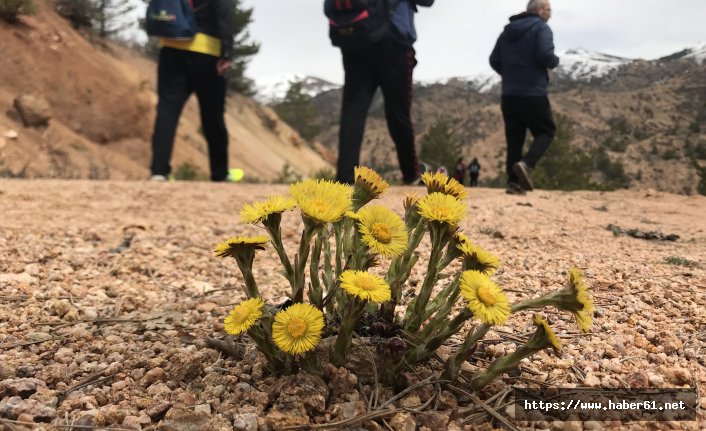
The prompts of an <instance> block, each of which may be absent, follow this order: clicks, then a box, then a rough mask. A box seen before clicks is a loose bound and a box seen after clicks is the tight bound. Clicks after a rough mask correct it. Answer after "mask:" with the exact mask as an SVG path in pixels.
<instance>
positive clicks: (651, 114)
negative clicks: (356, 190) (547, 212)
mask: <svg viewBox="0 0 706 431" xmlns="http://www.w3.org/2000/svg"><path fill="white" fill-rule="evenodd" d="M702 51H703V48H702V49H701V50H700V51H699V50H685V51H682V52H680V53H676V54H674V55H672V56H668V57H665V58H662V59H658V60H653V61H645V60H628V59H624V58H620V57H613V56H606V55H602V54H598V53H589V52H586V51H583V50H571V51H568V52H566V53H564V56H565V57H562V61H563V62H564V67H562V68H561V69H560V70H558V71H557V73H553V74H552V82H551V86H550V93H551V95H550V98H551V102H552V106H553V108H554V111H555V113H557V114H561V115H563V116H565V117H567V118H568V119H569V120H570V121H571V122H572V123H573V135H574V139H573V145H574V147H575V148H576V149H578V150H581V151H584V152H586V153H588V154H593V153H594V151H596V150H605V154H607V156H608V158H609V159H610V160H611V161H613V162H614V163H620V164H622V166H623V168H624V171H625V173H626V175H627V184H625V185H627V186H629V187H632V188H654V189H657V190H664V191H670V192H674V193H685V194H691V193H696V192H697V191H698V185H699V181H700V177H699V169H697V166H699V167H701V168H704V167H706V64H703V54H702ZM497 82H498V81H497V78H495V80H493V79H492V77H487V76H484V77H479V79H464V78H453V79H448V80H443V81H439V82H435V83H425V84H418V85H417V86H416V87H415V103H414V107H413V116H414V121H415V127H416V131H417V136H418V138H421V137H422V136H423V135H424V132H425V131H426V129H427V128H428V127H429V126H430V125H431V124H432V123H434V122H435V121H436V119H437V118H438V117H445V118H447V119H448V120H449V123H450V124H451V127H452V132H453V135H454V137H455V139H456V141H457V143H458V144H459V145H460V147H461V151H462V154H463V155H464V156H465V157H466V160H467V161H468V160H469V158H472V157H478V159H479V161H480V163H481V165H483V167H484V171H483V176H482V177H481V181H491V180H495V179H496V178H497V177H498V175H501V174H502V173H501V171H502V170H504V167H503V166H504V154H505V150H504V145H505V144H504V134H503V124H502V117H501V114H500V109H499V103H498V102H499V86H498V85H497ZM494 83H495V85H493V84H494ZM340 95H341V92H340V90H332V91H328V92H323V93H320V94H319V95H317V96H316V98H315V99H314V105H315V107H316V109H317V111H318V112H319V117H318V118H319V121H320V123H321V124H322V126H323V127H324V130H323V132H322V133H321V134H320V136H319V137H318V138H319V140H320V141H321V142H322V143H323V144H324V145H325V146H327V147H329V148H332V149H334V150H335V149H337V134H338V115H339V114H338V112H339V110H340V97H341V96H340ZM420 143H421V142H420ZM362 160H363V163H366V164H371V165H373V166H376V167H377V168H379V169H381V170H383V171H386V170H389V172H390V173H391V174H392V175H395V174H396V158H395V156H394V147H393V145H392V142H391V141H390V139H389V137H388V134H387V127H386V125H385V122H384V111H383V105H382V98H381V97H380V95H379V94H378V96H377V97H376V99H375V101H374V102H373V105H372V107H371V110H370V118H369V121H368V125H367V128H366V135H365V141H364V144H363V158H362ZM593 177H594V181H595V182H597V183H602V182H604V180H605V179H606V178H605V177H606V173H604V172H602V171H601V169H600V166H594V171H593ZM704 184H706V182H705V183H704Z"/></svg>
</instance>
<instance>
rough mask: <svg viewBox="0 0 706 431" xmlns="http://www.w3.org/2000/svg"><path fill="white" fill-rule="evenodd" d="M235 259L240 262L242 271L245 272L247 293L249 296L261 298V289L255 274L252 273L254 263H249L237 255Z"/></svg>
mask: <svg viewBox="0 0 706 431" xmlns="http://www.w3.org/2000/svg"><path fill="white" fill-rule="evenodd" d="M235 261H236V262H237V263H238V268H240V273H241V274H243V280H244V281H245V294H246V295H247V297H248V298H259V297H260V291H259V290H258V289H257V282H256V281H255V276H254V275H253V273H252V266H251V265H252V264H251V265H248V263H247V262H245V261H244V260H243V259H241V258H239V257H236V259H235Z"/></svg>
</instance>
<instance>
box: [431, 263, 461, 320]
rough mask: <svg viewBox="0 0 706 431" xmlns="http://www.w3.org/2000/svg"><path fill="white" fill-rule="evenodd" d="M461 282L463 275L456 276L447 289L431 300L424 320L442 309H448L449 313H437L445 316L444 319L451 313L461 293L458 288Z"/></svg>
mask: <svg viewBox="0 0 706 431" xmlns="http://www.w3.org/2000/svg"><path fill="white" fill-rule="evenodd" d="M460 280H461V273H458V274H456V276H455V277H454V279H453V280H452V281H451V283H449V284H448V286H446V287H445V288H443V289H442V290H441V292H439V293H438V294H437V295H436V296H435V297H434V299H432V300H431V302H430V303H429V305H427V308H426V310H425V312H424V320H426V319H428V318H429V317H431V315H432V314H434V313H436V312H437V311H438V310H439V309H441V308H442V307H443V308H444V309H447V308H448V311H447V312H446V313H437V314H444V315H443V316H442V317H444V318H445V317H446V316H447V315H448V312H449V311H451V308H452V307H453V305H454V304H455V303H456V299H457V298H458V295H459V294H460V293H461V291H460V289H459V288H458V284H459V282H460Z"/></svg>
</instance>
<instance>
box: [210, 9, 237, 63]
mask: <svg viewBox="0 0 706 431" xmlns="http://www.w3.org/2000/svg"><path fill="white" fill-rule="evenodd" d="M212 1H213V6H214V8H215V10H214V12H215V14H216V28H217V29H218V34H219V35H220V38H221V58H225V59H229V60H230V59H231V58H233V36H234V33H235V7H234V6H233V1H232V0H212Z"/></svg>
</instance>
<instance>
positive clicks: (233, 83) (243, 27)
mask: <svg viewBox="0 0 706 431" xmlns="http://www.w3.org/2000/svg"><path fill="white" fill-rule="evenodd" d="M233 8H234V10H235V19H234V21H235V33H234V36H233V55H234V57H233V64H232V65H231V72H230V76H229V86H230V88H231V89H232V90H233V91H235V92H237V93H241V94H246V95H252V94H253V93H254V89H253V81H252V79H250V78H247V77H246V76H245V69H246V68H247V65H248V62H249V61H250V58H251V57H252V56H253V55H255V54H257V53H258V52H259V51H260V44H259V43H257V42H253V41H252V40H250V33H249V32H248V30H247V28H248V25H250V23H252V14H253V8H249V9H247V8H243V6H242V5H241V0H233Z"/></svg>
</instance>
